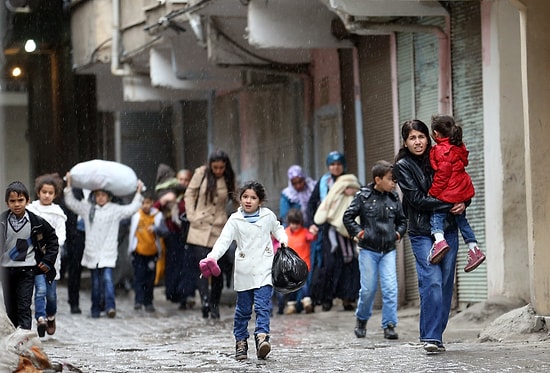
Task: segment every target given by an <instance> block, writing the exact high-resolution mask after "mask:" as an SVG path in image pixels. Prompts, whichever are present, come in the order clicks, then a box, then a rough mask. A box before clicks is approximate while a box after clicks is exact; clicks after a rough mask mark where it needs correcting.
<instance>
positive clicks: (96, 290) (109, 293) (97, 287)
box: [90, 267, 116, 317]
mask: <svg viewBox="0 0 550 373" xmlns="http://www.w3.org/2000/svg"><path fill="white" fill-rule="evenodd" d="M90 272H91V275H92V317H99V314H100V313H101V300H102V298H103V297H104V299H105V309H106V310H110V309H116V306H115V286H114V284H113V269H112V268H108V267H106V268H95V269H91V270H90ZM102 295H103V297H102Z"/></svg>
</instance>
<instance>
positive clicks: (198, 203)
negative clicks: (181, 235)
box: [184, 150, 235, 319]
mask: <svg viewBox="0 0 550 373" xmlns="http://www.w3.org/2000/svg"><path fill="white" fill-rule="evenodd" d="M234 195H235V172H234V171H233V168H232V167H231V161H230V160H229V156H228V155H227V153H225V152H224V151H223V150H216V151H214V152H213V153H211V154H210V156H209V157H208V163H207V164H206V165H204V166H201V167H199V168H197V169H196V170H195V172H194V174H193V178H192V179H191V181H190V182H189V186H188V187H187V189H186V191H185V197H184V198H185V211H186V214H187V218H188V220H189V223H190V226H189V233H188V235H187V246H188V250H192V256H193V258H194V262H195V264H194V265H195V268H198V266H199V261H200V260H201V259H203V258H206V255H207V254H208V253H209V252H210V250H212V247H213V246H214V243H215V242H216V240H217V239H218V237H219V236H220V233H221V231H222V228H223V226H224V225H225V223H226V222H227V218H228V212H227V210H226V207H227V204H228V202H229V201H234ZM210 287H211V288H210V289H209V279H207V278H199V279H198V283H197V288H198V289H199V293H200V296H201V302H202V316H203V317H204V318H208V316H209V315H210V317H211V318H213V319H219V318H220V311H219V307H218V305H219V302H220V297H221V293H222V289H223V276H218V277H212V278H211V279H210Z"/></svg>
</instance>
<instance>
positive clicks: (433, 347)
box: [424, 342, 439, 353]
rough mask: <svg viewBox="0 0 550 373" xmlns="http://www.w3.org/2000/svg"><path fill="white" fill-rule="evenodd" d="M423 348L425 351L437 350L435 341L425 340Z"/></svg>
mask: <svg viewBox="0 0 550 373" xmlns="http://www.w3.org/2000/svg"><path fill="white" fill-rule="evenodd" d="M424 350H425V351H426V352H430V353H431V352H439V347H438V346H437V344H435V343H432V342H426V343H424Z"/></svg>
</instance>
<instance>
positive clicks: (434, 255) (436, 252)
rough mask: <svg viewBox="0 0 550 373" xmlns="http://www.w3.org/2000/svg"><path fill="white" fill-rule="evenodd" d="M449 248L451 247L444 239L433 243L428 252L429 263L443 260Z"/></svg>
mask: <svg viewBox="0 0 550 373" xmlns="http://www.w3.org/2000/svg"><path fill="white" fill-rule="evenodd" d="M450 249H451V248H450V247H449V245H447V241H445V240H443V241H439V242H436V243H434V245H433V247H432V251H431V253H430V263H432V264H437V263H439V262H440V261H441V260H443V257H444V256H445V254H447V253H448V252H449V250H450Z"/></svg>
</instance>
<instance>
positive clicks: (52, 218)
mask: <svg viewBox="0 0 550 373" xmlns="http://www.w3.org/2000/svg"><path fill="white" fill-rule="evenodd" d="M34 184H35V185H34V191H35V192H36V195H37V196H38V199H37V200H35V201H33V202H31V203H30V204H28V205H27V210H29V211H31V212H34V213H35V214H36V215H38V216H41V217H42V218H44V220H46V221H47V222H48V223H50V225H51V226H52V227H53V229H55V234H56V235H57V242H58V243H59V253H58V254H57V259H56V260H55V265H54V267H55V271H56V275H55V278H54V279H53V280H52V281H51V282H49V281H46V275H43V274H41V275H37V276H35V277H34V288H35V291H34V317H35V318H36V325H37V332H38V336H39V337H44V335H45V332H48V334H49V335H52V334H54V333H55V329H56V324H55V315H56V313H57V284H56V281H57V280H59V278H60V272H61V248H62V247H63V245H64V244H65V238H66V230H65V222H66V221H67V215H65V212H64V211H63V209H62V208H61V207H60V206H59V205H58V204H57V203H54V199H55V198H57V197H59V196H60V195H61V193H62V192H63V181H62V180H61V178H60V177H59V175H58V174H57V173H55V174H45V175H41V176H39V177H37V178H36V180H35V183H34Z"/></svg>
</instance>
